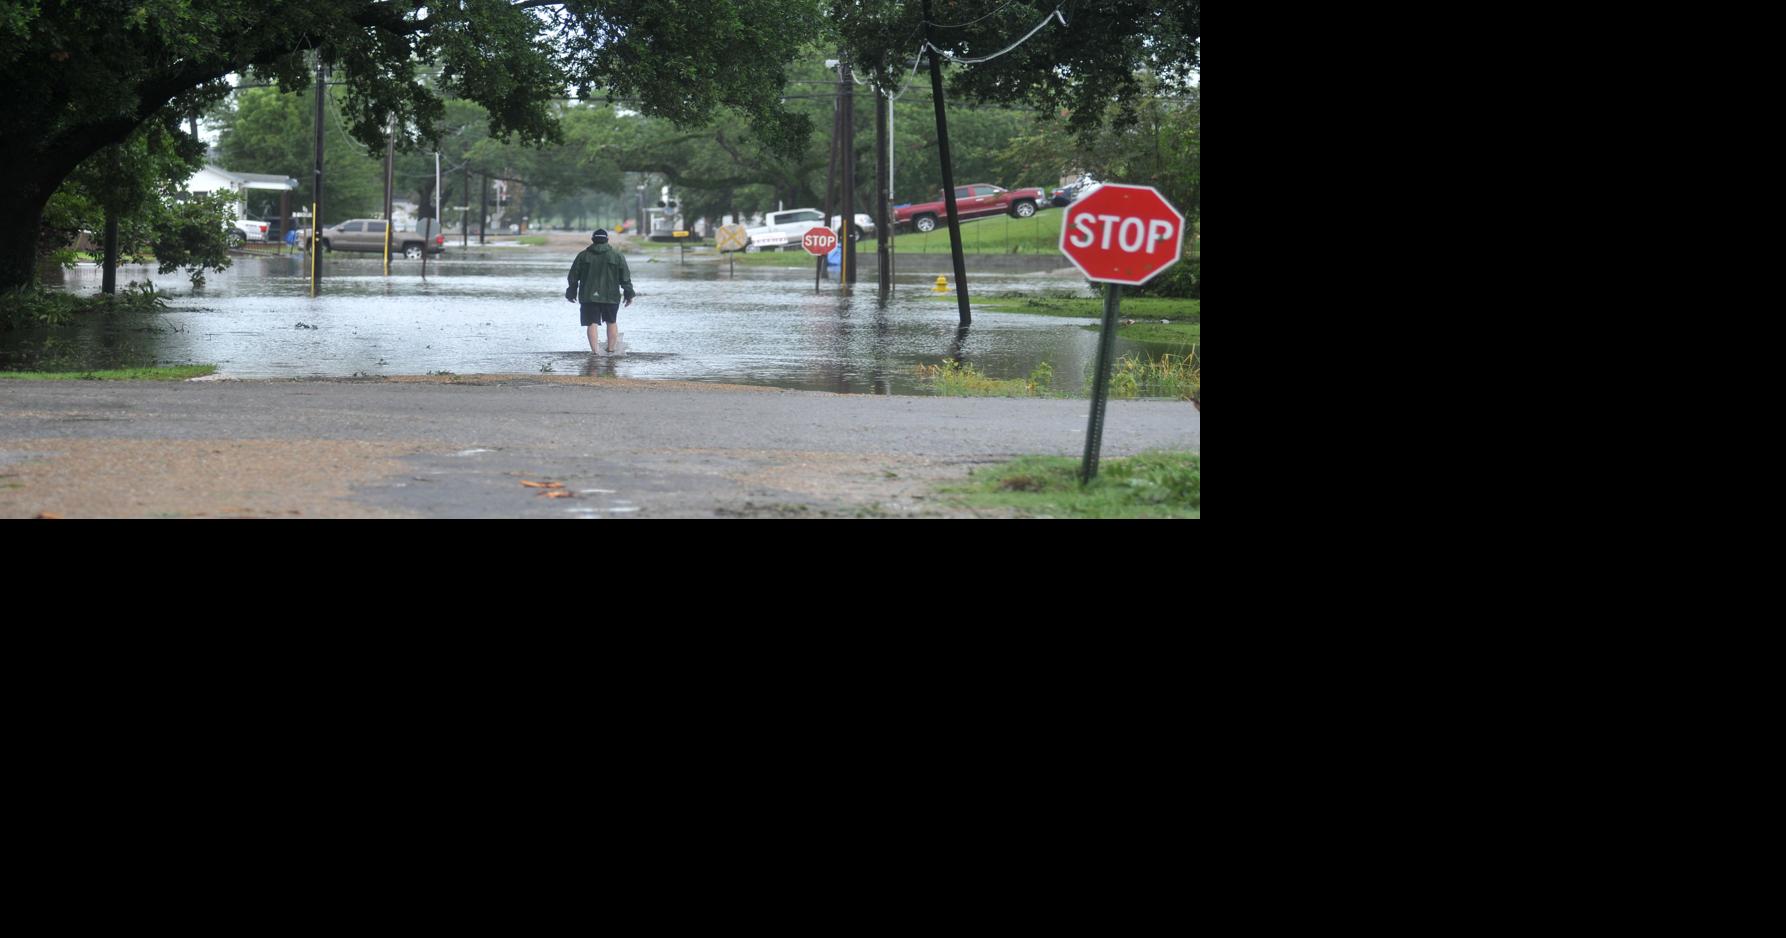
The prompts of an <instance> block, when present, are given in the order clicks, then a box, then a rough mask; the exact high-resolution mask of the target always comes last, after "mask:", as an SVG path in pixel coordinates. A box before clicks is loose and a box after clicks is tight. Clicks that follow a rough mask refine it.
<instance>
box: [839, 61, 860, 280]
mask: <svg viewBox="0 0 1786 938" xmlns="http://www.w3.org/2000/svg"><path fill="white" fill-rule="evenodd" d="M837 57H838V59H839V61H838V63H837V73H838V75H839V76H840V77H841V78H842V79H843V81H842V83H841V87H842V88H843V139H842V140H841V141H839V146H840V147H841V149H840V151H839V159H841V160H843V211H841V212H839V213H838V215H839V216H840V217H841V220H842V224H841V225H840V226H839V227H840V228H841V229H842V230H841V231H840V232H838V237H839V238H840V239H842V243H841V244H840V245H839V247H841V248H842V249H843V278H842V279H843V285H844V286H846V287H847V286H851V285H853V284H854V283H855V282H856V242H855V240H854V239H852V238H851V237H850V229H851V228H854V227H855V226H856V81H855V78H854V77H852V76H851V75H850V60H849V55H848V53H843V52H840V53H838V56H837Z"/></svg>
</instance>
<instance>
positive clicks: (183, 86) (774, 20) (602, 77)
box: [0, 0, 816, 288]
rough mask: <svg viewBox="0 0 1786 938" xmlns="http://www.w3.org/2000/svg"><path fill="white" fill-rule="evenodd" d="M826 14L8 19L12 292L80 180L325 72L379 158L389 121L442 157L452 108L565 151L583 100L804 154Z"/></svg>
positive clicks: (685, 9)
mask: <svg viewBox="0 0 1786 938" xmlns="http://www.w3.org/2000/svg"><path fill="white" fill-rule="evenodd" d="M814 12H815V9H814V6H813V4H812V3H811V2H810V0H748V2H747V0H698V2H697V0H607V2H602V3H599V4H598V3H563V4H550V5H548V4H541V3H536V2H532V0H529V2H522V3H517V2H510V0H466V2H461V3H456V4H444V5H442V4H420V3H389V2H385V0H306V2H304V3H301V4H299V3H264V2H260V0H36V2H34V3H30V4H24V3H18V2H8V3H6V4H4V5H3V6H0V86H3V87H5V88H6V89H7V94H6V98H5V99H4V101H0V136H3V137H4V138H5V139H6V140H7V141H8V142H9V146H8V147H7V148H5V149H4V151H0V172H3V174H4V175H5V176H6V177H7V180H8V187H7V189H5V190H3V191H0V212H4V213H5V214H7V215H8V216H9V217H12V218H13V219H14V222H13V223H14V224H15V225H16V224H20V223H23V224H25V225H27V226H28V234H27V235H19V234H13V235H11V236H8V235H6V234H4V233H0V288H3V287H20V286H25V285H27V284H29V283H30V282H32V280H33V277H34V264H35V260H36V258H35V244H34V242H35V236H36V224H37V220H38V219H39V217H41V215H42V214H43V210H44V206H45V204H46V203H47V201H48V200H49V198H50V196H51V195H52V194H53V193H54V192H55V190H56V189H57V188H58V187H59V186H60V185H61V183H62V182H63V180H64V179H65V178H66V177H67V176H68V174H69V173H71V172H73V171H74V169H75V167H76V166H78V165H79V164H81V163H82V162H83V161H84V160H86V159H87V158H89V157H90V156H92V155H93V154H94V153H96V152H98V151H99V150H101V149H103V148H105V147H106V146H110V145H112V144H116V143H121V142H123V141H124V140H126V139H127V138H128V137H129V136H130V135H131V134H132V133H133V132H135V131H136V129H137V128H139V127H141V126H142V125H143V124H145V123H146V122H149V121H151V120H161V121H163V122H165V123H170V124H171V123H173V122H174V121H175V120H177V119H179V118H180V117H182V116H184V115H186V114H191V113H199V112H202V111H205V110H207V109H209V108H211V107H212V106H214V105H216V104H217V103H218V102H220V101H222V100H223V99H224V98H225V97H226V96H227V95H228V94H229V91H230V89H229V86H228V84H227V83H226V78H227V77H228V76H230V75H239V74H246V73H250V72H252V73H254V74H258V75H261V76H264V77H270V78H272V79H274V80H275V81H277V82H278V84H279V86H280V90H282V91H287V92H291V91H299V90H302V89H304V88H306V87H308V85H309V83H310V82H311V81H312V80H313V78H312V77H311V76H312V74H313V72H312V65H313V64H314V62H313V60H316V61H320V62H322V63H324V64H327V65H330V66H333V67H334V68H333V77H332V80H333V81H335V82H339V83H340V84H341V89H342V91H341V94H342V98H341V101H340V109H341V116H342V118H343V122H344V124H345V128H346V129H347V130H348V132H349V133H351V134H352V136H353V137H354V138H355V139H357V140H358V141H359V142H360V143H361V144H363V145H365V146H367V147H378V146H381V145H382V144H383V143H384V136H385V134H386V132H387V128H388V127H390V126H391V124H392V120H393V118H394V119H395V123H396V127H397V138H398V144H399V147H400V148H401V149H404V150H412V149H417V148H421V147H424V146H427V145H430V144H432V142H433V141H435V140H438V139H440V138H441V137H442V131H443V127H442V124H443V121H444V120H445V118H446V117H447V108H446V106H445V104H444V100H445V99H446V98H447V97H460V98H464V99H467V100H470V101H474V102H476V103H477V104H479V105H481V106H482V107H483V108H485V110H486V115H487V124H488V128H489V132H490V135H491V136H492V137H494V138H496V139H498V140H501V141H509V140H515V141H519V142H521V143H524V144H526V143H541V142H554V141H557V140H560V139H562V131H561V129H560V127H559V124H558V121H557V118H556V112H557V110H558V106H557V104H556V99H557V98H559V97H560V96H562V95H563V93H564V89H566V88H571V87H575V88H577V89H578V90H579V95H580V96H581V97H584V98H588V97H590V96H592V95H594V94H596V93H598V92H599V91H600V90H604V89H605V90H607V91H610V92H613V93H615V94H618V95H621V96H623V97H626V98H628V99H630V100H629V107H633V108H634V109H635V110H638V111H640V112H642V113H645V114H656V115H659V116H662V117H664V118H666V119H669V120H671V121H673V122H675V123H677V124H679V125H684V126H690V125H696V124H701V123H704V122H706V121H709V120H711V119H713V118H714V117H716V116H717V115H719V114H720V113H722V112H731V113H735V114H737V115H739V116H740V118H741V119H739V120H738V121H737V123H739V124H741V125H745V126H749V127H751V128H752V132H753V133H754V134H756V135H758V136H759V137H761V138H762V139H764V140H765V141H768V142H769V143H770V144H771V145H772V146H774V147H775V148H776V149H778V150H779V151H780V152H785V153H791V152H796V151H797V150H799V149H800V148H801V147H802V146H803V145H804V143H805V136H806V134H807V131H808V129H809V127H810V121H808V120H806V119H804V118H802V117H801V116H799V115H796V114H793V113H791V112H789V111H787V110H785V109H784V108H783V107H782V106H781V102H780V92H781V88H782V85H783V82H784V79H785V78H786V75H785V72H784V69H785V66H786V64H787V63H788V62H790V61H792V60H793V58H794V57H795V55H796V54H797V53H798V50H799V47H800V43H801V42H803V41H805V40H806V38H807V37H808V36H809V34H810V30H811V27H812V26H814V25H815V24H816V21H815V18H814V17H813V14H814ZM425 77H427V78H431V79H432V80H424V78H425Z"/></svg>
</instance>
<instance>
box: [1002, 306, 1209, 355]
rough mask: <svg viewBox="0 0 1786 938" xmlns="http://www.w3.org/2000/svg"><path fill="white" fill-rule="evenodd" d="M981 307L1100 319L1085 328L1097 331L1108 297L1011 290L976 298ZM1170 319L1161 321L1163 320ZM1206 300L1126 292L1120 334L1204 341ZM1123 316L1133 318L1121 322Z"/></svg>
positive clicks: (1170, 342) (1156, 340) (1178, 343)
mask: <svg viewBox="0 0 1786 938" xmlns="http://www.w3.org/2000/svg"><path fill="white" fill-rule="evenodd" d="M974 305H975V306H976V307H978V308H980V309H984V310H989V311H992V312H1000V313H1027V314H1029V315H1032V316H1062V317H1068V318H1073V319H1096V320H1099V323H1098V324H1097V325H1090V326H1086V327H1084V328H1086V329H1088V330H1090V331H1092V332H1097V331H1099V330H1100V329H1102V328H1103V323H1102V320H1103V318H1104V300H1103V298H1102V297H1096V296H1049V295H1043V296H1034V295H1024V294H1013V293H1007V294H1003V295H1001V296H994V297H991V298H989V299H984V300H976V301H974ZM1162 319H1163V320H1166V322H1161V321H1160V320H1162ZM1202 319H1203V301H1202V300H1189V299H1179V298H1176V297H1169V296H1125V297H1123V298H1122V300H1121V302H1120V304H1119V305H1118V306H1117V321H1118V323H1119V325H1118V326H1117V332H1116V334H1117V336H1119V337H1120V338H1124V339H1128V340H1130V341H1133V342H1144V343H1147V344H1148V345H1159V346H1172V347H1173V348H1175V349H1178V348H1185V347H1189V346H1192V345H1198V344H1201V343H1202V341H1203V324H1202ZM1123 320H1132V322H1130V323H1129V324H1128V325H1121V322H1122V321H1123Z"/></svg>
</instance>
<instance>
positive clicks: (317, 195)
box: [310, 53, 327, 297]
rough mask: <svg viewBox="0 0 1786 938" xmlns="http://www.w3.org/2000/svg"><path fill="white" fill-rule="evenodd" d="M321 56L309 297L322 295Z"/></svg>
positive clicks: (317, 71)
mask: <svg viewBox="0 0 1786 938" xmlns="http://www.w3.org/2000/svg"><path fill="white" fill-rule="evenodd" d="M325 77H326V76H325V75H324V73H323V65H322V54H321V53H318V54H317V56H316V173H315V176H314V177H313V178H312V181H311V186H312V188H311V200H310V295H311V296H313V297H314V296H321V295H322V206H323V203H322V122H323V95H324V94H325V93H326V91H327V89H326V88H325V87H324V79H325Z"/></svg>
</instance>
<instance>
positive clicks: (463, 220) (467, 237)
mask: <svg viewBox="0 0 1786 938" xmlns="http://www.w3.org/2000/svg"><path fill="white" fill-rule="evenodd" d="M460 168H461V169H463V170H464V171H465V185H464V187H463V188H462V189H461V191H460V193H459V196H460V198H463V199H464V200H465V207H464V208H462V209H460V210H459V249H460V250H464V249H466V248H468V247H471V158H470V157H466V158H465V165H464V166H462V167H460Z"/></svg>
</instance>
